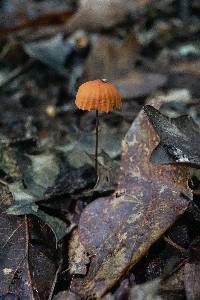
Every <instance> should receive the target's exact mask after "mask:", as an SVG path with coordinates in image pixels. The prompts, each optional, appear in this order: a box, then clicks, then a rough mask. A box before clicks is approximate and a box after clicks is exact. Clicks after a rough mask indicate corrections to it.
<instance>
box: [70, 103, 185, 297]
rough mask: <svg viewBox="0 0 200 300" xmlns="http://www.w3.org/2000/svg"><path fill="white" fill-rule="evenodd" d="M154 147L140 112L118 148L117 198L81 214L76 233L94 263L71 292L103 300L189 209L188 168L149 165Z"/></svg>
mask: <svg viewBox="0 0 200 300" xmlns="http://www.w3.org/2000/svg"><path fill="white" fill-rule="evenodd" d="M151 104H152V103H151ZM157 144H158V136H157V135H156V133H155V131H154V130H153V128H152V127H151V125H150V123H149V122H148V120H147V118H146V117H145V115H144V113H143V112H141V113H140V114H139V115H138V117H137V118H136V120H135V121H134V123H133V125H132V126H131V128H130V130H129V131H128V133H127V135H126V138H125V140H124V142H123V145H122V164H121V173H120V178H119V186H118V190H117V192H116V194H115V195H113V196H111V197H108V198H101V199H98V200H96V201H94V202H93V203H91V204H90V205H88V206H87V207H86V209H85V210H84V211H83V213H82V215H81V218H80V223H79V228H78V230H79V235H80V240H81V243H82V244H83V245H84V247H85V250H86V251H87V252H88V254H89V255H90V256H91V257H92V258H91V262H90V266H89V269H88V273H87V275H86V276H85V277H84V278H83V279H74V280H73V282H72V290H73V288H74V290H76V292H79V293H80V294H81V295H84V296H95V297H97V298H98V297H101V296H102V295H104V294H105V293H106V291H108V289H110V288H111V287H112V286H113V285H114V284H115V283H116V282H117V281H118V280H119V279H120V278H121V276H122V275H124V274H125V273H126V272H127V271H128V270H130V269H131V268H132V267H133V266H134V265H135V264H136V263H137V262H138V261H139V260H140V259H141V257H142V256H143V255H144V254H145V253H147V251H148V250H149V248H150V246H151V245H152V244H153V243H154V242H155V241H156V240H157V239H158V238H159V237H160V236H161V235H162V234H163V233H164V232H165V231H166V230H167V229H168V228H169V227H170V226H171V225H172V224H173V223H174V222H175V220H176V219H177V218H178V216H180V215H181V214H182V213H183V212H184V211H185V210H186V209H187V206H188V202H187V200H186V199H185V197H184V196H183V195H187V196H188V197H191V190H190V189H189V187H188V183H187V182H188V178H189V174H188V169H187V167H183V166H181V167H177V166H169V165H165V166H156V165H152V164H151V163H150V162H149V157H150V154H151V152H152V150H153V149H154V147H155V146H156V145H157Z"/></svg>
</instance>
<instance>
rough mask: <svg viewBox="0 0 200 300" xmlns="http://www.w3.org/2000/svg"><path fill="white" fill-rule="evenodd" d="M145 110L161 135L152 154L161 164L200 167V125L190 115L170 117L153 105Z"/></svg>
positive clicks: (153, 158)
mask: <svg viewBox="0 0 200 300" xmlns="http://www.w3.org/2000/svg"><path fill="white" fill-rule="evenodd" d="M145 112H146V114H147V116H148V118H149V120H150V121H151V123H152V124H153V126H154V128H155V130H156V131H157V133H158V134H159V136H160V144H159V145H158V146H157V147H156V149H155V150H154V151H153V153H152V155H151V161H152V162H155V163H159V164H169V163H182V164H189V165H192V166H194V167H198V168H199V167H200V153H199V149H200V127H199V126H198V125H197V123H195V122H194V121H193V119H192V118H191V117H190V116H180V117H178V118H173V119H170V118H168V117H166V116H164V115H163V114H161V113H160V112H159V111H158V110H156V109H155V108H154V107H152V106H149V105H148V106H145Z"/></svg>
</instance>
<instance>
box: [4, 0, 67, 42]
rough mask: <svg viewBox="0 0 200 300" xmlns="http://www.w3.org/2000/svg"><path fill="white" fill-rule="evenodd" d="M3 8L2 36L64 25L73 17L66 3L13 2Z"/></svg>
mask: <svg viewBox="0 0 200 300" xmlns="http://www.w3.org/2000/svg"><path fill="white" fill-rule="evenodd" d="M6 7H7V5H5V6H3V8H4V9H2V10H3V11H2V13H1V15H0V36H4V35H6V34H8V33H12V32H15V31H18V30H22V29H25V28H30V27H39V26H49V25H50V24H63V23H64V22H66V21H67V20H68V19H69V18H70V17H71V16H72V15H73V12H72V10H71V9H70V8H69V7H67V6H66V3H65V1H43V3H42V4H41V3H37V2H35V1H31V0H30V1H23V2H21V1H18V0H17V1H13V3H10V4H9V5H8V7H9V8H7V9H6Z"/></svg>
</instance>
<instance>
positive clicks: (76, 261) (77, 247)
mask: <svg viewBox="0 0 200 300" xmlns="http://www.w3.org/2000/svg"><path fill="white" fill-rule="evenodd" d="M68 254H69V271H70V274H73V275H74V274H76V275H86V273H87V267H86V265H87V264H88V263H89V262H90V261H89V258H88V256H87V253H86V252H85V248H84V247H83V245H82V244H81V242H80V239H79V235H78V231H77V229H75V230H74V231H73V233H72V236H71V239H70V243H69V250H68Z"/></svg>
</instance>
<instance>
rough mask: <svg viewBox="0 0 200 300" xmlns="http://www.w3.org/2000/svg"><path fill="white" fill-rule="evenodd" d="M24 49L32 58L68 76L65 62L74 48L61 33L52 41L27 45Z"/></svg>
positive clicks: (51, 39)
mask: <svg viewBox="0 0 200 300" xmlns="http://www.w3.org/2000/svg"><path fill="white" fill-rule="evenodd" d="M23 47H24V50H25V52H26V53H27V54H28V55H29V56H30V57H32V58H35V59H38V60H39V61H41V62H42V63H44V64H45V65H47V66H49V67H51V68H53V69H54V70H55V71H57V72H58V73H59V74H61V75H63V76H66V73H67V70H66V68H65V66H64V65H65V60H66V58H67V55H70V54H71V52H72V48H73V47H72V45H70V43H68V41H66V40H65V39H64V38H63V35H62V34H60V33H59V34H57V35H55V36H54V37H51V38H50V39H46V40H39V41H34V42H30V43H26V44H24V45H23Z"/></svg>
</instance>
